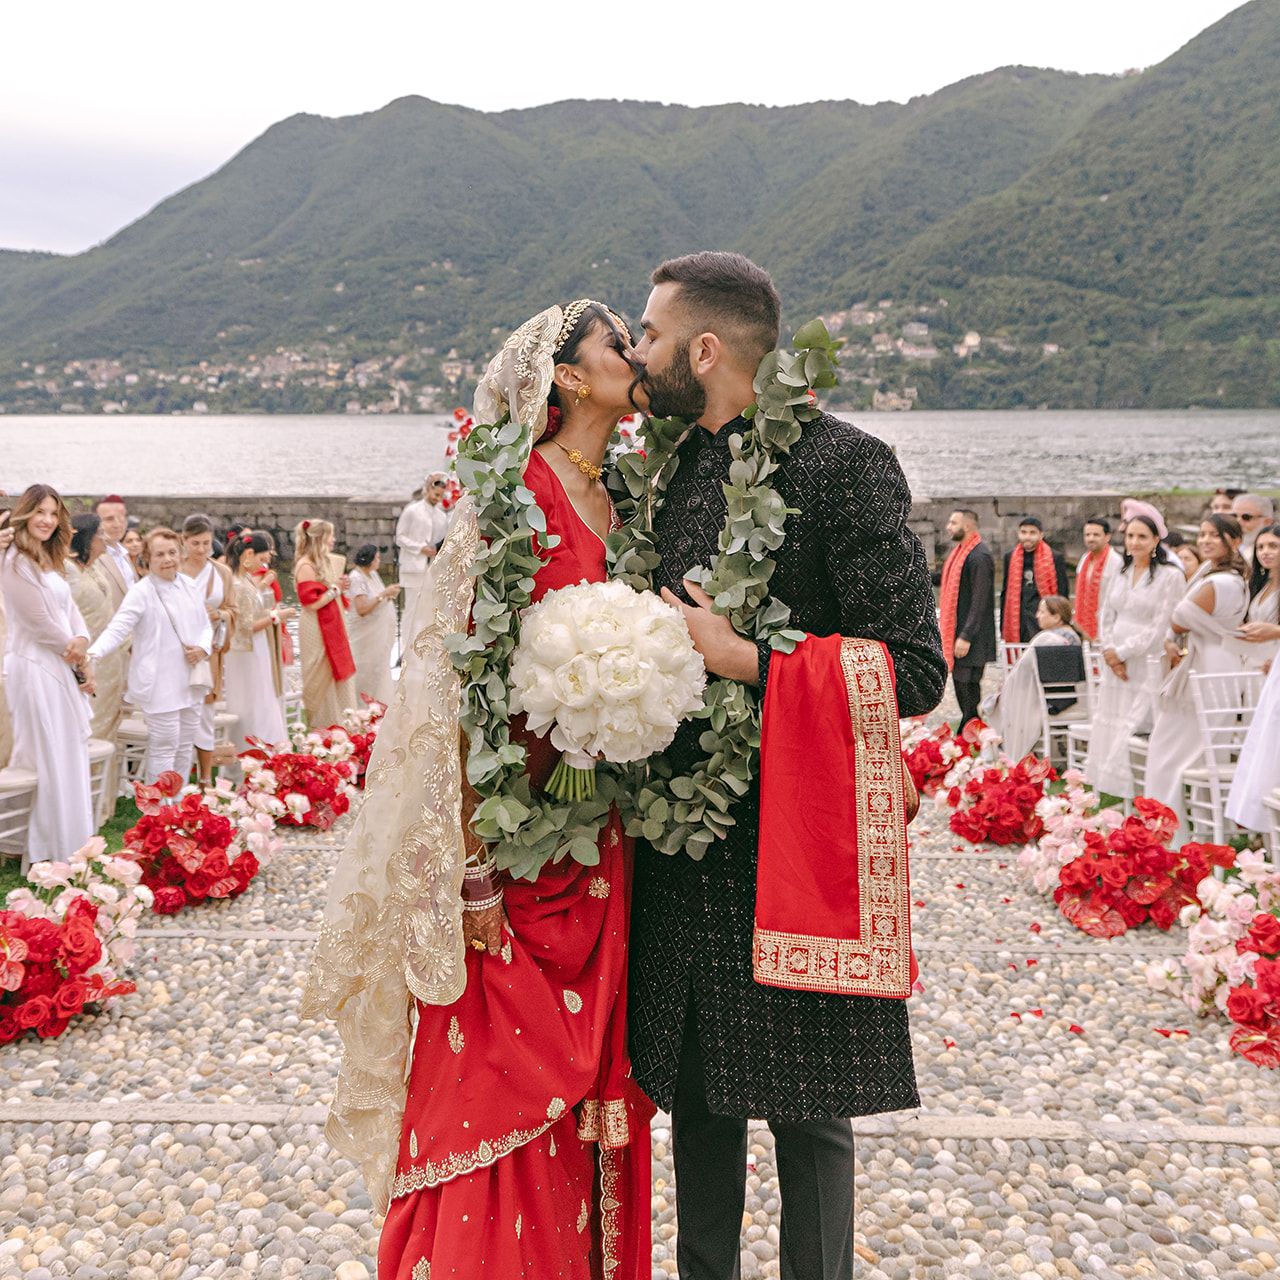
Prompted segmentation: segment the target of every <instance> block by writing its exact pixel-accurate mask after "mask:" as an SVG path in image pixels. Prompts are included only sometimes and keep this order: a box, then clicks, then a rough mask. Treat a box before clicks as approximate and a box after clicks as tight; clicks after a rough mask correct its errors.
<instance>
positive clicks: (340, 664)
mask: <svg viewBox="0 0 1280 1280" xmlns="http://www.w3.org/2000/svg"><path fill="white" fill-rule="evenodd" d="M297 585H298V599H299V601H301V603H302V604H303V605H308V606H309V605H313V604H315V602H316V601H317V600H319V599H320V597H321V596H322V595H324V593H325V592H326V591H328V590H329V587H328V585H327V584H326V583H323V582H317V581H316V580H315V579H314V578H309V579H307V580H305V581H303V582H299V583H298V584H297ZM316 622H317V623H318V624H319V627H320V639H321V640H322V641H323V642H324V655H325V657H326V658H328V659H329V670H330V671H332V672H333V679H334V682H335V683H336V684H341V683H342V681H343V680H350V679H351V677H352V676H353V675H355V673H356V664H355V659H354V658H353V657H352V656H351V642H350V641H349V640H348V639H347V628H346V625H345V624H344V623H343V621H342V606H341V605H339V603H338V602H337V600H330V601H329V603H328V604H326V605H322V606H321V607H320V608H319V609H317V610H316Z"/></svg>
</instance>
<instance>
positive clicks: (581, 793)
mask: <svg viewBox="0 0 1280 1280" xmlns="http://www.w3.org/2000/svg"><path fill="white" fill-rule="evenodd" d="M546 790H547V792H548V794H550V795H553V796H555V798H556V799H557V800H564V801H567V802H569V803H571V804H578V803H580V802H581V801H583V800H590V799H591V798H592V796H594V795H595V793H596V766H595V762H594V761H592V762H591V763H590V765H589V766H588V767H587V768H582V767H581V766H580V765H578V764H573V763H570V755H569V753H568V752H566V753H565V754H564V755H562V756H561V757H560V763H559V764H557V765H556V767H555V772H554V773H553V774H552V775H551V778H550V780H549V781H548V782H547V786H546Z"/></svg>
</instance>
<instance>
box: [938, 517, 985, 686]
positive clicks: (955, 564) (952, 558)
mask: <svg viewBox="0 0 1280 1280" xmlns="http://www.w3.org/2000/svg"><path fill="white" fill-rule="evenodd" d="M981 541H982V535H981V534H980V533H979V532H978V531H977V530H976V529H975V530H974V531H973V532H972V533H970V534H966V535H965V538H964V541H962V542H960V543H959V544H957V545H956V546H954V547H952V548H951V554H950V555H949V556H947V562H946V564H944V565H943V566H942V583H941V589H940V590H939V593H938V611H939V614H940V619H939V621H940V625H941V627H942V653H943V656H944V657H945V658H946V660H947V670H948V671H950V670H951V669H952V668H953V667H954V666H955V665H956V628H957V626H958V625H959V622H958V619H957V618H956V613H957V611H958V609H959V604H960V576H961V573H962V572H963V570H964V562H965V561H966V560H967V559H968V558H969V552H971V551H972V550H973V549H974V547H976V546H977V545H978V543H980V542H981Z"/></svg>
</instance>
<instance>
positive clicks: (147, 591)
mask: <svg viewBox="0 0 1280 1280" xmlns="http://www.w3.org/2000/svg"><path fill="white" fill-rule="evenodd" d="M145 548H146V557H147V564H148V567H149V572H148V573H147V576H146V577H144V578H142V579H140V580H139V581H138V582H135V583H134V584H133V586H131V587H130V588H129V593H128V594H127V595H126V596H125V598H124V602H123V603H122V604H121V605H120V608H119V609H118V610H117V611H116V615H115V617H113V618H112V619H111V622H110V623H109V624H108V625H107V629H106V630H105V631H104V632H103V633H102V634H101V635H100V636H99V637H98V638H97V639H96V640H95V641H94V642H93V644H92V645H90V646H89V658H90V659H91V660H96V659H98V658H102V657H105V656H106V655H107V654H109V653H112V652H114V651H115V650H116V649H118V648H119V647H120V646H121V645H122V644H124V642H125V641H126V640H127V639H129V637H130V636H132V637H133V655H132V657H131V658H130V659H129V701H130V702H131V703H132V704H133V705H134V706H135V707H137V708H138V709H139V710H140V711H141V712H142V716H143V719H144V720H145V721H146V722H147V761H146V766H145V773H146V781H147V782H154V781H155V780H156V779H157V778H158V777H159V776H160V775H161V774H162V773H166V772H168V771H169V770H173V771H174V772H175V773H177V774H178V775H179V776H180V777H181V778H182V780H183V782H184V783H185V782H186V781H187V776H188V775H189V774H190V772H191V761H192V756H193V754H194V752H195V739H196V733H197V731H198V729H199V726H200V710H201V707H202V706H203V705H204V699H205V695H206V694H207V693H208V692H209V689H210V688H211V687H212V686H211V681H212V673H211V672H210V671H209V666H208V658H209V651H210V649H211V648H212V645H213V627H212V625H211V623H210V621H209V613H208V610H207V609H206V608H205V602H204V597H203V596H202V595H200V593H199V592H198V590H197V588H196V587H194V586H193V585H192V582H191V579H189V578H187V577H186V576H185V575H183V574H180V573H179V572H178V563H179V561H180V559H181V555H182V550H181V543H180V541H179V539H178V535H177V534H176V533H174V532H173V530H172V529H152V530H151V532H150V533H149V534H147V537H146V542H145Z"/></svg>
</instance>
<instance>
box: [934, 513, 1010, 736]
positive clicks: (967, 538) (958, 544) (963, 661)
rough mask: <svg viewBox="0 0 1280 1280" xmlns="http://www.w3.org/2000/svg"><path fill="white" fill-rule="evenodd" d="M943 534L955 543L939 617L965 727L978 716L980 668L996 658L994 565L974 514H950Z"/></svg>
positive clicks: (942, 586)
mask: <svg viewBox="0 0 1280 1280" xmlns="http://www.w3.org/2000/svg"><path fill="white" fill-rule="evenodd" d="M947 536H948V537H949V538H950V539H951V541H952V542H953V543H954V544H955V545H954V546H953V547H952V548H951V553H950V555H948V556H947V559H946V563H945V564H944V565H943V566H942V575H941V578H940V580H939V591H938V615H939V622H940V623H941V627H942V655H943V657H944V658H946V660H947V665H948V666H949V667H950V668H951V681H952V684H953V685H954V686H955V691H956V701H957V702H958V703H959V704H960V724H959V726H958V727H959V728H960V729H963V728H964V726H965V725H966V724H968V723H969V721H970V720H972V719H973V718H974V717H975V716H976V715H977V714H978V702H979V700H980V698H981V696H982V672H983V668H985V667H986V665H987V663H988V662H994V661H995V660H996V610H995V580H996V565H995V557H994V556H993V555H992V554H991V548H990V547H989V546H987V544H986V543H985V542H983V540H982V536H981V534H979V532H978V516H977V513H976V512H974V511H970V510H968V509H967V508H961V509H959V510H957V511H953V512H952V513H951V515H950V516H949V517H948V519H947Z"/></svg>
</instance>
